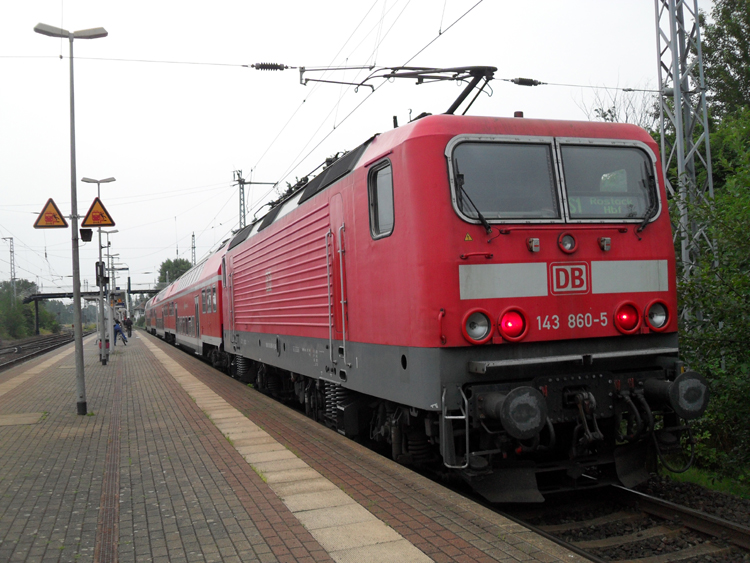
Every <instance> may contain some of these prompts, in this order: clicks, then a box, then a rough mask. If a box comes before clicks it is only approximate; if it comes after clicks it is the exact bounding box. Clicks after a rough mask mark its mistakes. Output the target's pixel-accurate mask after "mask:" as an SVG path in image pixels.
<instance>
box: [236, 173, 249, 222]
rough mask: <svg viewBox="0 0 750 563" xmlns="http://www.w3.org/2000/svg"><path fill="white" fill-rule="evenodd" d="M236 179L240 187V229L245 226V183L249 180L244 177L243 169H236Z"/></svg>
mask: <svg viewBox="0 0 750 563" xmlns="http://www.w3.org/2000/svg"><path fill="white" fill-rule="evenodd" d="M234 181H235V182H237V185H238V186H239V187H240V229H244V228H245V184H247V183H248V182H247V181H245V179H244V178H243V177H242V170H235V171H234Z"/></svg>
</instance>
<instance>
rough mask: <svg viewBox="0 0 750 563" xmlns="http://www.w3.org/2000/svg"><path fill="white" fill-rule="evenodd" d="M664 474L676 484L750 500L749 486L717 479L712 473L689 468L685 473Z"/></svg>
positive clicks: (724, 478) (725, 478)
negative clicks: (692, 485)
mask: <svg viewBox="0 0 750 563" xmlns="http://www.w3.org/2000/svg"><path fill="white" fill-rule="evenodd" d="M664 474H665V475H667V476H668V477H669V478H670V479H672V480H673V481H676V482H678V483H694V484H696V485H700V486H702V487H705V488H707V489H709V490H711V491H718V492H720V493H727V494H730V495H734V496H737V497H741V498H746V499H750V484H746V483H738V482H737V481H735V480H733V479H729V478H727V477H719V476H718V475H715V474H714V473H709V472H708V471H704V470H702V469H696V468H695V467H691V468H690V469H688V470H687V471H686V472H685V473H672V472H670V471H664Z"/></svg>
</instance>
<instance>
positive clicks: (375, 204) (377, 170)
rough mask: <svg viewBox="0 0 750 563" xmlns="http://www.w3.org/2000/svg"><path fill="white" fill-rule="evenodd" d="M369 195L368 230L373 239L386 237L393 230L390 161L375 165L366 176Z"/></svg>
mask: <svg viewBox="0 0 750 563" xmlns="http://www.w3.org/2000/svg"><path fill="white" fill-rule="evenodd" d="M367 186H368V192H369V197H370V231H371V233H372V238H373V239H379V238H383V237H387V236H388V235H390V234H391V233H392V232H393V223H394V219H395V217H394V209H393V171H392V168H391V163H390V162H389V161H387V160H386V161H384V162H382V163H381V164H378V165H376V166H375V167H374V168H373V169H372V170H370V174H369V176H368V181H367Z"/></svg>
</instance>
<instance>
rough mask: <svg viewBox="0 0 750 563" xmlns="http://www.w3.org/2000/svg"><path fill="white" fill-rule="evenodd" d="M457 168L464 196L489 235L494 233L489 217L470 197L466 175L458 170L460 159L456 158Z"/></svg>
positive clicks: (457, 176)
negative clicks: (486, 217)
mask: <svg viewBox="0 0 750 563" xmlns="http://www.w3.org/2000/svg"><path fill="white" fill-rule="evenodd" d="M453 163H454V165H455V168H456V186H457V187H458V189H459V190H461V194H462V196H463V197H465V198H466V200H467V201H468V202H469V203H470V204H471V206H472V207H473V208H474V211H476V212H477V219H479V222H480V223H482V226H483V227H484V230H485V232H486V233H487V234H488V235H491V234H492V227H491V226H490V224H489V223H488V222H487V219H485V218H484V215H482V212H481V211H479V208H478V207H477V206H476V204H475V203H474V202H473V201H471V198H470V197H469V194H468V193H466V190H465V189H464V175H463V174H461V172H459V170H458V159H455V160H454V161H453Z"/></svg>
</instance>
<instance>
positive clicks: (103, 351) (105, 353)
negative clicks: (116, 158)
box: [81, 178, 115, 366]
mask: <svg viewBox="0 0 750 563" xmlns="http://www.w3.org/2000/svg"><path fill="white" fill-rule="evenodd" d="M114 181H115V179H114V178H105V179H104V180H92V179H91V178H81V182H86V183H87V184H96V197H97V198H101V197H102V192H101V184H108V183H109V182H114ZM98 230H99V263H100V264H102V263H103V262H102V228H101V227H99V229H98ZM99 268H101V270H102V271H101V276H102V277H103V276H104V268H103V267H101V266H99V267H97V278H99V275H98V272H99ZM97 285H98V286H99V361H100V362H101V363H102V365H104V366H106V365H107V360H108V359H109V349H108V348H107V347H106V346H105V338H106V334H105V330H104V280H100V279H97Z"/></svg>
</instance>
